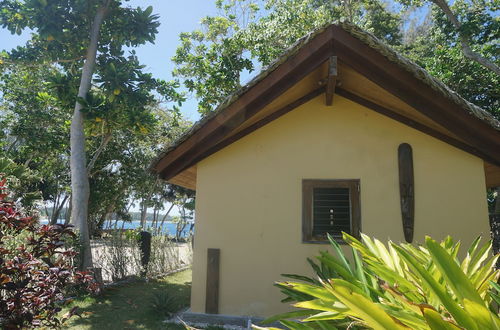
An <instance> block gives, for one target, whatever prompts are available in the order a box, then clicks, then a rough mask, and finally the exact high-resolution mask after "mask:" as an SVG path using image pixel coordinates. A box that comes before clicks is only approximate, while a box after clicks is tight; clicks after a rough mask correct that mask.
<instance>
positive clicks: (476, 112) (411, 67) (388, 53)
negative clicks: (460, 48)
mask: <svg viewBox="0 0 500 330" xmlns="http://www.w3.org/2000/svg"><path fill="white" fill-rule="evenodd" d="M337 24H338V25H339V26H340V27H341V28H342V29H344V30H345V31H346V32H348V33H349V34H350V35H352V36H353V37H355V38H356V39H358V40H360V41H361V42H363V43H365V44H366V45H368V46H369V47H371V48H373V49H375V50H376V51H378V52H379V53H380V54H381V55H383V56H384V57H386V58H387V59H389V60H390V61H391V62H393V63H395V64H397V65H399V66H400V67H401V68H403V69H404V70H406V71H408V72H410V73H411V74H412V75H413V76H414V77H415V78H417V79H419V80H421V81H422V82H424V83H425V84H426V85H428V86H429V87H431V88H432V89H434V90H436V91H438V92H440V93H441V94H442V95H444V96H445V97H447V98H448V99H450V100H451V101H453V102H454V103H455V104H457V105H458V106H460V107H461V108H462V109H464V110H465V111H467V112H468V113H469V114H471V115H473V116H474V117H476V118H478V119H480V120H481V121H483V122H485V123H486V124H488V125H489V126H491V127H493V128H494V129H496V130H499V131H500V122H499V121H498V120H497V119H495V118H494V117H493V116H492V115H491V114H490V113H489V112H487V111H486V110H484V109H482V108H480V107H478V106H476V105H474V104H472V103H470V102H469V101H467V100H465V99H464V98H463V97H461V96H460V95H459V94H457V93H456V92H454V91H453V90H451V89H450V88H449V87H448V86H446V85H445V84H444V83H443V82H441V81H440V80H439V79H437V78H435V77H433V76H431V75H430V74H429V73H428V72H427V71H425V70H424V69H423V68H421V67H420V66H418V65H417V64H416V63H414V62H412V61H410V60H409V59H407V58H406V57H404V56H403V55H401V54H399V53H398V52H396V51H394V50H393V49H392V48H390V47H389V46H388V45H386V44H384V43H383V42H382V41H380V40H379V39H378V38H377V37H375V36H374V35H373V34H371V33H370V32H367V31H364V30H362V29H360V28H359V27H357V26H355V25H353V24H350V23H347V22H342V23H337ZM330 26H331V24H328V25H326V26H324V27H322V28H320V29H318V30H316V31H313V32H311V33H309V34H307V35H305V36H304V37H302V38H300V39H298V40H297V41H296V42H295V43H294V44H293V45H292V46H291V47H290V48H288V49H287V50H285V51H284V52H283V55H281V56H280V57H278V58H277V59H276V60H274V61H273V62H272V63H271V64H270V65H269V66H268V67H267V68H265V69H263V70H262V71H261V72H260V73H259V74H258V75H256V76H255V77H254V78H253V79H252V80H250V81H249V82H248V83H247V84H246V85H245V86H243V87H241V88H240V89H239V90H237V91H236V92H235V93H233V94H231V95H229V96H228V97H227V98H226V99H225V100H224V101H223V102H222V103H221V104H220V105H219V106H218V107H217V108H216V109H215V110H214V111H212V112H210V113H208V114H207V115H205V116H204V117H203V118H201V119H200V120H199V121H197V122H196V123H194V124H193V126H191V128H189V129H188V130H187V131H186V132H184V133H183V134H182V135H181V136H180V137H179V138H178V139H177V140H175V141H174V142H173V143H172V144H170V145H169V146H167V147H166V148H165V150H163V151H162V152H161V153H160V154H159V155H158V157H156V159H155V160H154V161H153V162H152V163H151V165H150V168H149V170H150V171H153V172H154V168H155V166H156V165H157V164H158V162H159V161H160V160H161V159H162V158H163V157H164V156H165V155H167V154H168V153H169V152H170V151H172V150H173V149H175V148H177V146H179V145H180V144H181V143H182V142H184V141H185V140H187V139H188V138H189V137H191V136H192V135H194V134H195V133H196V132H197V131H198V130H199V129H200V128H201V127H202V126H203V125H205V123H207V122H208V121H210V120H211V119H212V118H214V117H215V116H217V115H218V114H219V113H221V112H223V111H224V110H225V109H226V108H227V107H228V106H229V105H231V104H232V103H233V102H234V101H236V100H237V99H238V98H239V97H240V96H241V95H243V94H244V93H245V92H246V91H247V90H249V89H250V88H251V87H253V86H254V85H256V84H257V83H259V82H260V81H261V80H263V79H264V78H265V77H266V76H268V75H269V74H270V73H271V72H273V71H274V70H275V69H276V68H277V67H278V66H279V65H280V64H282V63H284V62H285V61H286V60H288V59H289V58H291V57H292V56H294V55H295V54H296V53H297V52H298V51H299V50H300V49H301V48H302V46H304V45H306V44H307V43H308V42H309V41H310V40H311V39H312V38H314V37H315V36H316V35H318V34H320V33H322V32H323V31H325V30H326V29H327V28H328V27H330Z"/></svg>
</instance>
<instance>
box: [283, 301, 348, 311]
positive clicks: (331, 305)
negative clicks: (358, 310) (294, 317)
mask: <svg viewBox="0 0 500 330" xmlns="http://www.w3.org/2000/svg"><path fill="white" fill-rule="evenodd" d="M293 306H294V307H299V308H306V309H314V310H319V311H325V312H336V313H342V312H345V311H346V309H347V308H346V307H345V305H344V304H342V303H341V302H339V301H335V300H321V299H314V300H309V301H300V302H298V303H296V304H293Z"/></svg>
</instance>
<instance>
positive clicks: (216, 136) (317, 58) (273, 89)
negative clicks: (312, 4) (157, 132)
mask: <svg viewBox="0 0 500 330" xmlns="http://www.w3.org/2000/svg"><path fill="white" fill-rule="evenodd" d="M332 55H336V56H338V57H339V58H341V59H342V61H343V63H346V64H347V65H349V66H350V67H352V68H353V69H354V70H356V71H358V72H359V73H360V74H362V75H364V76H365V77H366V78H368V79H369V80H371V81H373V82H374V83H375V84H377V85H379V86H380V87H382V88H384V89H385V90H387V91H388V92H390V93H392V94H393V95H395V96H397V97H398V98H400V99H401V100H402V101H404V102H406V103H407V104H408V105H410V106H412V107H413V108H415V109H416V110H417V111H419V112H420V113H422V114H423V115H425V116H427V117H428V118H430V119H431V120H433V121H435V122H436V123H438V124H439V125H441V126H443V127H444V128H446V129H448V130H449V131H450V132H452V133H453V134H455V135H456V136H459V137H460V138H461V139H463V141H465V143H464V142H461V141H458V140H456V139H453V138H450V137H448V136H447V135H445V134H442V133H439V132H437V131H435V130H433V129H430V128H428V127H426V126H425V125H422V124H420V123H417V122H415V123H416V124H418V125H420V126H419V127H420V128H421V130H422V131H427V132H431V133H427V134H429V135H432V136H435V137H437V138H439V139H441V140H443V141H445V142H447V143H449V144H451V145H454V146H456V147H458V148H460V149H462V150H466V151H467V152H470V153H472V154H475V155H477V156H479V157H481V158H483V159H485V160H487V161H489V162H491V163H492V164H496V165H500V153H499V152H498V150H500V132H498V131H497V130H495V129H494V128H492V127H490V126H489V125H487V124H486V123H484V122H482V121H481V120H480V119H478V118H476V117H475V116H473V115H470V114H467V113H466V112H464V111H463V109H459V106H458V105H456V104H455V103H454V102H453V101H451V100H450V99H448V98H446V97H445V96H444V95H442V94H441V93H440V92H438V91H435V90H433V89H432V88H431V87H430V86H428V85H427V84H426V83H424V82H422V81H420V80H419V79H417V78H415V77H414V76H413V74H411V73H410V72H408V71H406V70H404V69H403V68H402V67H400V66H399V65H397V64H395V63H393V62H391V61H390V60H389V59H387V58H386V57H384V56H383V55H382V54H380V53H379V52H378V51H376V50H375V49H373V48H371V47H369V46H368V45H366V44H365V43H363V42H362V41H360V40H358V39H357V38H355V37H354V36H352V35H350V34H349V33H348V32H346V31H344V30H343V29H342V28H341V27H339V26H331V27H330V28H328V29H326V30H325V31H324V32H322V33H320V34H318V35H317V36H315V37H314V38H313V39H312V40H311V41H310V42H308V43H307V44H306V45H304V46H303V47H302V48H301V49H300V50H299V51H298V52H297V54H295V55H294V56H292V57H290V58H289V59H288V60H286V61H285V62H284V63H282V64H281V65H279V66H278V67H277V68H276V69H275V70H274V71H272V72H271V73H269V75H268V76H266V77H265V78H263V79H262V80H261V81H260V82H258V83H256V84H255V85H254V86H252V87H251V88H249V90H247V91H246V92H245V93H244V94H242V95H241V96H240V97H239V98H238V99H237V100H236V101H235V102H233V103H232V104H231V105H229V106H228V108H226V109H225V110H224V111H222V112H221V113H219V114H218V115H216V116H215V117H214V118H212V119H211V120H210V121H208V122H207V123H206V124H205V125H203V126H202V127H201V128H200V129H199V130H198V131H197V132H196V133H195V134H193V135H192V136H191V137H189V138H188V139H187V140H186V141H184V142H183V143H181V144H180V145H179V146H178V147H177V148H176V149H174V150H172V151H171V152H169V153H168V154H167V155H166V156H165V157H163V158H162V159H161V160H160V161H159V162H158V163H157V165H156V167H155V170H156V171H157V172H159V173H160V176H161V177H162V178H164V179H167V180H168V179H169V178H171V177H173V176H175V175H176V174H178V173H180V172H182V171H183V170H184V169H186V168H188V167H190V166H191V165H193V164H195V163H196V162H197V161H199V160H201V159H202V157H204V156H207V154H208V153H209V152H210V150H213V149H214V148H215V149H217V145H219V143H220V142H221V141H223V140H224V139H225V138H226V137H227V135H229V134H230V133H231V132H232V131H233V130H234V129H235V128H236V127H238V126H239V125H241V124H242V123H243V122H244V121H245V120H247V119H249V118H250V117H252V116H253V115H255V114H256V113H257V112H259V111H260V110H262V109H263V108H264V107H265V106H266V105H268V104H269V103H271V102H272V101H273V100H274V99H276V98H277V97H279V96H280V95H281V94H283V93H284V92H285V91H286V90H287V89H288V88H290V87H291V86H293V85H294V84H295V83H297V82H298V81H300V79H302V78H303V77H304V76H305V75H307V74H308V73H310V72H311V71H312V70H314V69H315V68H317V67H318V66H319V65H321V64H322V63H324V62H325V61H326V60H327V59H328V58H329V57H330V56H332ZM403 117H404V116H403ZM404 118H406V117H404ZM408 120H410V119H408V118H406V119H403V121H402V122H408ZM418 125H417V126H418ZM409 126H410V125H409Z"/></svg>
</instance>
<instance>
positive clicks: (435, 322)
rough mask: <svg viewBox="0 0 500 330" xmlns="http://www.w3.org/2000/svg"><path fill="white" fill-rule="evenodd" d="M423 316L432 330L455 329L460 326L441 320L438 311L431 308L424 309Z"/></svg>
mask: <svg viewBox="0 0 500 330" xmlns="http://www.w3.org/2000/svg"><path fill="white" fill-rule="evenodd" d="M424 318H425V320H426V321H427V324H428V325H429V327H430V328H431V329H432V330H457V329H460V327H458V326H456V325H455V324H453V323H451V322H448V321H445V320H443V318H442V317H441V315H440V314H439V313H438V312H436V311H435V310H432V309H430V308H426V309H424Z"/></svg>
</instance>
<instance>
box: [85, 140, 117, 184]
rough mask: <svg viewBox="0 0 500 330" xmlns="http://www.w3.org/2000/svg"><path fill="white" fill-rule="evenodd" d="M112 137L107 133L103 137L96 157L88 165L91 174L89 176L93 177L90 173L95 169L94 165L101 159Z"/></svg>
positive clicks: (95, 154) (88, 171)
mask: <svg viewBox="0 0 500 330" xmlns="http://www.w3.org/2000/svg"><path fill="white" fill-rule="evenodd" d="M111 136H112V135H111V133H106V134H104V135H103V136H102V139H101V144H100V145H99V148H97V150H96V151H95V153H94V156H92V159H91V160H90V162H89V164H88V165H87V173H88V174H89V176H91V175H90V171H91V170H92V168H93V167H94V165H95V163H96V161H97V158H99V156H100V155H101V153H102V152H103V151H104V149H105V148H106V146H107V145H108V143H109V141H111Z"/></svg>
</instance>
